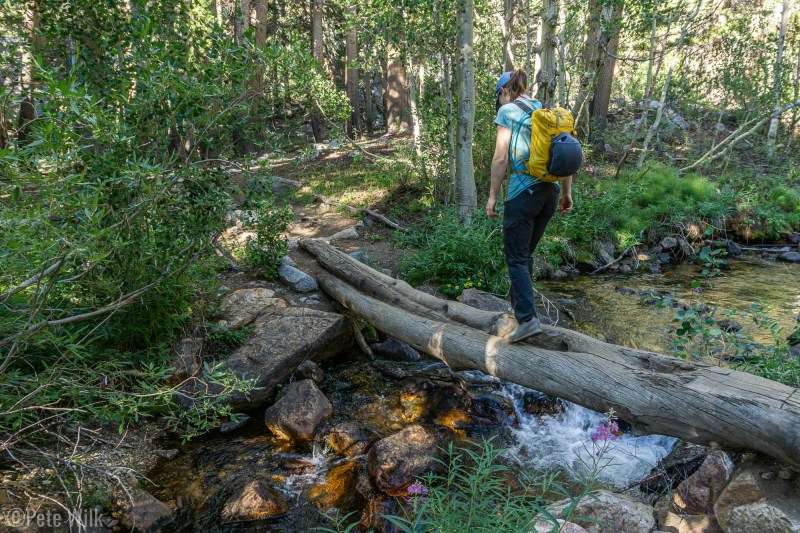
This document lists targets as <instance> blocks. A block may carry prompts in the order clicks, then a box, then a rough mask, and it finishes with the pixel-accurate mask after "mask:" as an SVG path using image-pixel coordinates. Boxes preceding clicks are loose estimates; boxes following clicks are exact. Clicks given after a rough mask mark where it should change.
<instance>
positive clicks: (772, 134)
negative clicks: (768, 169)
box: [767, 0, 789, 157]
mask: <svg viewBox="0 0 800 533" xmlns="http://www.w3.org/2000/svg"><path fill="white" fill-rule="evenodd" d="M788 18H789V0H783V12H782V13H781V26H780V29H779V30H778V55H777V57H776V59H775V85H774V91H775V108H774V109H775V111H777V110H778V109H780V108H781V69H782V67H783V43H784V41H785V40H786V21H787V19H788ZM779 123H780V116H777V117H775V118H773V119H772V120H771V121H770V123H769V130H767V154H768V155H769V156H770V157H771V156H773V155H775V141H776V139H777V138H778V124H779Z"/></svg>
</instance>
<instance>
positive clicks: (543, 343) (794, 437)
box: [301, 239, 800, 466]
mask: <svg viewBox="0 0 800 533" xmlns="http://www.w3.org/2000/svg"><path fill="white" fill-rule="evenodd" d="M301 246H302V247H303V248H304V249H306V250H307V251H309V252H310V253H311V254H312V255H314V256H315V258H316V259H317V262H318V263H319V265H320V266H321V267H322V268H324V270H321V271H319V272H315V274H316V275H317V279H318V280H319V282H320V285H321V286H322V288H323V290H325V292H327V293H328V294H329V295H331V296H332V297H333V298H334V299H336V300H337V301H338V302H339V303H341V304H342V305H343V306H345V307H346V308H347V309H348V310H350V311H352V312H353V313H354V314H355V315H357V316H359V317H360V318H362V319H364V320H366V321H367V322H369V323H370V324H372V325H373V326H374V327H375V328H377V329H378V330H380V331H382V332H384V333H386V334H388V335H391V336H393V337H396V338H398V339H400V340H401V341H403V342H406V343H408V344H410V345H411V346H413V347H414V348H416V349H417V350H420V351H422V352H425V353H427V354H429V355H432V356H433V357H436V358H438V359H441V360H442V361H444V362H445V363H446V364H447V365H448V366H449V367H450V368H451V369H453V370H467V369H469V370H480V371H482V372H484V373H486V374H489V375H493V376H496V377H498V378H501V379H505V380H508V381H511V382H514V383H517V384H519V385H522V386H525V387H529V388H532V389H535V390H537V391H540V392H544V393H547V394H553V395H556V396H559V397H561V398H565V399H567V400H569V401H571V402H574V403H577V404H579V405H583V406H585V407H587V408H589V409H593V410H595V411H600V412H605V411H608V410H610V409H613V410H614V411H615V412H616V413H617V414H618V416H619V417H620V418H621V419H622V420H624V421H626V422H628V423H629V424H631V426H632V428H633V430H634V431H635V432H637V433H655V434H662V435H672V436H674V437H678V438H680V439H683V440H686V441H689V442H694V443H698V444H704V445H722V446H726V447H730V448H745V449H752V450H756V451H759V452H762V453H765V454H767V455H770V456H772V457H775V458H777V459H780V460H782V461H786V462H787V463H789V464H791V465H794V466H800V392H798V391H799V390H800V389H797V388H795V387H790V386H788V385H783V384H781V383H777V382H773V381H770V380H767V379H764V378H760V377H758V376H754V375H751V374H745V373H743V372H738V371H735V370H732V369H729V368H725V367H718V366H710V365H705V364H702V363H694V362H690V361H685V360H682V359H677V358H674V357H667V356H663V355H659V354H656V353H653V352H646V351H642V350H635V349H632V348H626V347H623V346H616V345H613V344H608V343H605V342H602V341H599V340H597V339H593V338H591V337H588V336H587V335H583V334H581V333H578V332H575V331H570V330H566V329H562V328H558V327H552V326H544V329H545V333H546V334H545V335H542V336H540V337H539V338H536V339H534V340H533V341H530V342H526V343H520V344H509V343H508V342H507V341H506V340H505V339H504V338H502V337H500V336H496V335H495V333H496V332H498V331H499V329H498V323H501V322H502V321H503V320H505V319H507V315H505V314H500V313H491V312H487V311H481V310H477V309H474V308H471V307H469V306H466V305H463V304H460V303H458V302H452V301H445V300H440V299H438V298H436V297H434V296H431V295H428V294H425V293H422V292H420V291H416V290H415V289H413V288H411V287H410V286H409V285H408V284H406V283H404V282H402V281H398V280H395V279H393V278H390V277H388V276H386V275H384V274H380V273H378V272H376V271H374V270H372V269H370V268H369V267H367V266H366V265H363V264H361V263H359V262H358V261H356V260H355V259H353V258H351V257H348V256H347V255H346V254H344V253H342V252H339V251H338V250H336V249H335V248H333V247H331V246H329V245H326V244H324V243H322V242H320V241H316V240H313V239H304V240H303V241H301ZM504 317H505V318H504Z"/></svg>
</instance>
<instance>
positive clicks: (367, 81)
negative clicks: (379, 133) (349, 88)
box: [364, 70, 375, 135]
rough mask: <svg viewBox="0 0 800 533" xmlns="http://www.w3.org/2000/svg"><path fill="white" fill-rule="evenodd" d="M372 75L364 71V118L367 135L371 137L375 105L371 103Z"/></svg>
mask: <svg viewBox="0 0 800 533" xmlns="http://www.w3.org/2000/svg"><path fill="white" fill-rule="evenodd" d="M373 79H374V74H373V73H372V72H369V71H367V70H365V71H364V107H365V108H366V109H365V110H364V114H365V116H366V117H365V118H366V121H367V134H368V135H373V134H374V133H375V104H374V103H373V102H372V91H373V89H374V84H373V83H372V80H373Z"/></svg>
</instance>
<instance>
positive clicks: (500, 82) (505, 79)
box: [494, 72, 513, 100]
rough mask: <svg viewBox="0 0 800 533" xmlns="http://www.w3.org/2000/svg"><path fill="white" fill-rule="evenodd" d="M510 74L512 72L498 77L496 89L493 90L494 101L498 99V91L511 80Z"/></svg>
mask: <svg viewBox="0 0 800 533" xmlns="http://www.w3.org/2000/svg"><path fill="white" fill-rule="evenodd" d="M512 74H513V72H504V73H503V75H502V76H500V79H499V80H497V87H495V88H494V98H495V100H497V99H498V98H500V89H502V88H503V87H505V86H506V83H508V80H510V79H511V75H512Z"/></svg>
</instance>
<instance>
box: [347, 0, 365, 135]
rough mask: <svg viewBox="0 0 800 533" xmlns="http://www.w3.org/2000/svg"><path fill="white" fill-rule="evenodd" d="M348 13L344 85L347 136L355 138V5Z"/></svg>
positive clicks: (358, 128)
mask: <svg viewBox="0 0 800 533" xmlns="http://www.w3.org/2000/svg"><path fill="white" fill-rule="evenodd" d="M348 13H349V15H350V21H349V23H350V28H349V29H348V30H347V34H346V37H345V72H344V75H345V82H344V84H345V87H346V88H347V99H348V100H349V101H350V107H351V108H352V111H351V113H350V120H348V121H347V136H348V137H350V138H351V139H353V138H355V133H356V132H360V131H361V97H360V95H359V94H358V79H359V73H358V67H357V66H356V63H357V62H358V27H357V26H356V6H355V5H352V6H350V7H349V8H348Z"/></svg>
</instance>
